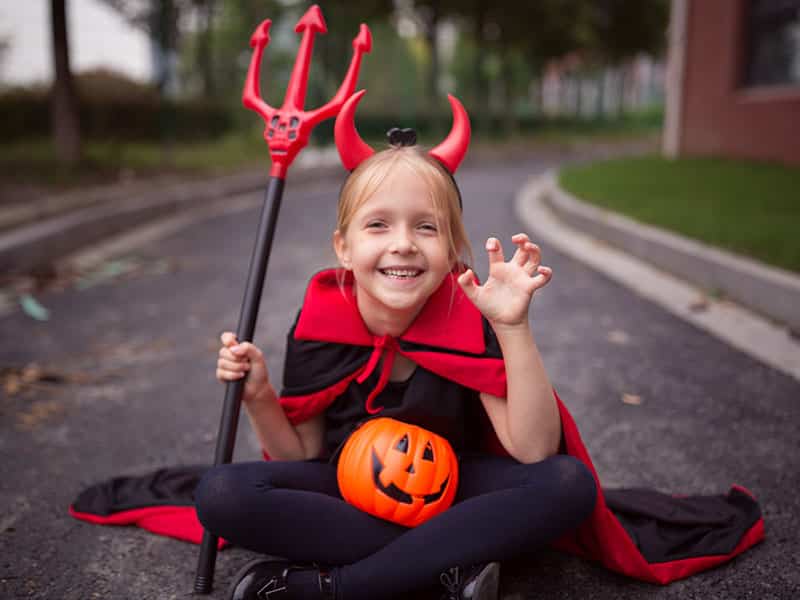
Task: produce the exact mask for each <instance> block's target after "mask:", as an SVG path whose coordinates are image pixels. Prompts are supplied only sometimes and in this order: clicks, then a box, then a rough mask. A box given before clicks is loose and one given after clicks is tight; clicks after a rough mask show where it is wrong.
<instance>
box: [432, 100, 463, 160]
mask: <svg viewBox="0 0 800 600" xmlns="http://www.w3.org/2000/svg"><path fill="white" fill-rule="evenodd" d="M447 99H448V100H450V108H451V109H452V111H453V128H452V129H451V130H450V133H449V134H448V136H447V137H446V138H445V140H444V141H443V142H442V143H441V144H439V145H438V146H436V148H434V149H433V150H431V151H430V152H429V153H428V154H430V155H431V156H433V157H434V158H435V159H436V160H438V161H439V162H440V163H442V164H443V165H444V166H445V167H447V170H448V171H450V172H451V173H455V172H456V169H458V165H460V164H461V161H462V160H463V159H464V155H465V154H466V153H467V147H468V146H469V136H470V127H469V116H468V115H467V111H466V110H464V106H463V105H462V104H461V102H459V101H458V100H457V99H456V97H455V96H452V95H450V94H447Z"/></svg>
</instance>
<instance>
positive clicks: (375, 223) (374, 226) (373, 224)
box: [367, 221, 386, 229]
mask: <svg viewBox="0 0 800 600" xmlns="http://www.w3.org/2000/svg"><path fill="white" fill-rule="evenodd" d="M385 225H386V224H385V223H384V222H383V221H370V222H369V223H367V229H380V228H381V227H384V226H385Z"/></svg>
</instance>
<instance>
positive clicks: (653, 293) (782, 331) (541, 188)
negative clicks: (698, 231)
mask: <svg viewBox="0 0 800 600" xmlns="http://www.w3.org/2000/svg"><path fill="white" fill-rule="evenodd" d="M554 183H555V177H554V175H553V174H552V173H549V174H547V175H546V176H544V177H537V178H533V179H532V180H531V181H530V182H528V184H527V185H525V186H524V187H523V188H522V189H521V190H520V192H519V194H518V195H517V198H516V203H515V209H516V212H517V215H518V217H519V218H520V220H521V221H522V222H523V223H525V224H526V226H527V227H528V228H530V230H532V231H533V232H534V233H535V234H536V236H537V238H538V239H541V240H542V241H543V242H544V243H546V244H548V245H549V246H552V247H553V248H555V249H557V250H559V251H560V252H562V253H563V254H565V255H567V256H569V257H571V258H574V259H576V260H578V261H581V262H583V263H585V264H587V265H588V266H590V267H591V268H593V269H595V270H597V271H599V272H601V273H603V274H604V275H605V276H607V277H608V278H610V279H612V280H614V281H616V282H618V283H620V284H621V285H623V286H625V287H627V288H629V289H631V290H633V291H634V292H635V293H637V294H638V295H640V296H642V297H644V298H646V299H647V300H649V301H651V302H653V303H654V304H657V305H659V306H661V307H662V308H664V309H665V310H667V311H669V312H670V313H672V314H674V315H675V316H677V317H679V318H681V319H683V320H685V321H688V322H689V323H692V324H693V325H695V326H697V327H699V328H700V329H703V330H704V331H707V332H708V333H710V334H712V335H714V336H716V337H718V338H719V339H721V340H723V341H725V342H726V343H728V344H730V345H731V346H733V347H735V348H737V349H739V350H740V351H742V352H743V353H745V354H747V355H749V356H752V357H753V358H755V359H757V360H759V361H761V362H763V363H766V364H767V365H769V366H771V367H773V368H775V369H777V370H779V371H782V372H784V373H786V374H787V375H790V376H791V377H794V378H795V379H798V380H800V341H798V340H797V339H794V338H793V337H792V336H791V335H790V332H789V330H788V329H787V328H786V326H784V325H778V324H776V323H775V322H774V321H773V320H768V319H765V318H763V317H761V316H759V315H758V314H756V313H755V312H752V311H751V310H748V309H746V308H743V307H741V306H739V305H737V304H734V303H733V302H731V301H729V300H727V299H721V300H719V299H714V298H710V297H708V296H707V294H706V293H705V291H704V290H703V289H700V288H698V287H695V286H693V285H691V284H689V283H687V282H686V281H685V280H684V279H683V278H681V277H676V276H674V275H672V274H670V273H668V272H665V271H662V270H660V269H658V268H655V267H654V266H653V265H652V264H651V263H649V262H645V260H649V257H648V256H647V255H646V249H647V248H648V244H647V243H646V242H642V248H643V249H644V250H642V252H643V255H637V254H635V253H634V252H633V251H632V250H620V249H617V248H615V247H613V246H611V245H609V244H607V243H606V242H605V240H602V241H601V240H600V239H598V237H595V236H593V235H589V234H587V233H585V232H584V231H582V230H579V229H577V228H574V227H572V226H569V225H567V224H565V223H564V221H562V220H561V219H560V218H559V217H558V216H556V213H555V211H554V210H552V208H551V205H550V203H549V202H548V201H547V200H546V198H547V197H548V196H549V195H550V194H551V193H552V190H553V187H554ZM639 256H643V257H644V258H645V260H640V259H639Z"/></svg>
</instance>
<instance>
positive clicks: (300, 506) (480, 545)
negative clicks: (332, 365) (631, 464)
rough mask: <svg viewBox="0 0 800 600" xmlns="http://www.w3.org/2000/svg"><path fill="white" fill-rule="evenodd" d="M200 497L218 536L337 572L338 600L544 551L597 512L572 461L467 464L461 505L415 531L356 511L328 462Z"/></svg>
mask: <svg viewBox="0 0 800 600" xmlns="http://www.w3.org/2000/svg"><path fill="white" fill-rule="evenodd" d="M195 497H196V502H197V512H198V516H199V517H200V521H201V522H202V523H203V525H204V526H205V527H206V528H207V529H208V530H209V531H212V532H213V533H215V534H216V535H219V536H221V537H223V538H225V539H227V540H229V541H230V542H232V543H233V544H235V545H237V546H242V547H244V548H248V549H250V550H254V551H256V552H260V553H264V554H269V555H273V556H280V557H285V558H287V559H289V560H291V561H296V562H315V563H318V564H322V565H328V566H337V568H336V569H335V570H334V571H335V574H334V575H335V578H336V581H337V588H338V594H337V595H338V597H339V598H345V599H347V600H356V599H361V598H364V599H370V598H372V599H374V598H380V597H386V596H387V595H389V592H390V591H391V594H401V593H404V592H409V591H412V590H416V589H420V588H424V587H426V586H429V585H431V584H432V583H434V582H435V581H437V580H438V576H439V573H441V572H442V571H444V570H446V569H448V568H450V567H453V566H456V565H461V566H467V565H470V564H474V563H479V562H488V561H493V560H504V559H508V558H511V557H513V556H515V555H518V554H521V553H524V552H527V551H531V550H534V549H536V548H540V547H542V546H544V545H545V544H547V543H548V542H550V541H551V540H553V539H555V538H557V537H558V536H559V535H561V534H562V533H564V532H566V531H568V530H570V529H572V528H574V527H575V526H577V525H578V524H579V523H580V522H581V521H583V520H584V519H585V518H586V517H587V516H588V515H589V514H590V513H591V511H592V508H593V507H594V503H595V498H596V488H595V483H594V479H593V478H592V476H591V474H590V472H589V470H588V469H587V468H586V467H585V466H584V465H583V464H582V463H580V462H579V461H578V460H576V459H574V458H572V457H570V456H563V455H557V456H553V457H551V458H549V459H547V460H544V461H542V462H538V463H534V464H530V465H525V464H520V463H518V462H516V461H514V460H513V459H510V458H501V457H493V456H465V457H462V458H461V460H460V465H459V488H458V494H457V496H456V499H455V501H454V503H453V505H452V506H451V507H450V508H449V509H448V510H446V511H444V512H443V513H441V514H440V515H437V516H436V517H434V518H432V519H430V520H429V521H427V522H425V523H423V524H422V525H419V526H418V527H415V528H413V529H408V528H405V527H402V526H400V525H396V524H394V523H390V522H388V521H384V520H382V519H378V518H375V517H373V516H371V515H368V514H367V513H364V512H362V511H360V510H359V509H357V508H355V507H353V506H351V505H350V504H348V503H346V502H345V501H344V500H343V499H342V497H341V495H340V494H339V488H338V485H337V483H336V467H335V465H332V464H328V463H323V462H280V461H271V462H255V463H240V464H233V465H223V466H220V467H217V468H215V469H212V470H211V471H209V472H208V473H207V474H206V475H205V477H204V478H203V479H202V481H201V482H200V485H199V486H198V488H197V491H196V496H195Z"/></svg>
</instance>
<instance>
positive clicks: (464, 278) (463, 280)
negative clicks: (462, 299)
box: [458, 269, 478, 298]
mask: <svg viewBox="0 0 800 600" xmlns="http://www.w3.org/2000/svg"><path fill="white" fill-rule="evenodd" d="M458 285H460V286H461V289H462V290H464V293H465V294H466V295H467V298H472V297H473V296H474V295H475V292H477V290H478V284H477V283H476V282H475V274H474V273H473V272H472V269H467V270H466V271H464V272H463V273H462V274H461V275H459V276H458Z"/></svg>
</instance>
